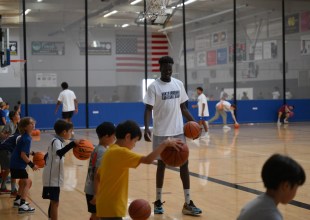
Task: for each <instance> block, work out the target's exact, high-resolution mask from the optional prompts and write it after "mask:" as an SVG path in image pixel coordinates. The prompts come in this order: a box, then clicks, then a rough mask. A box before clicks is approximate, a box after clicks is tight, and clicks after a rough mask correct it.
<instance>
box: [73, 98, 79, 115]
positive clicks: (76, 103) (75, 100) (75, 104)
mask: <svg viewBox="0 0 310 220" xmlns="http://www.w3.org/2000/svg"><path fill="white" fill-rule="evenodd" d="M74 106H75V110H74V112H75V113H78V111H79V109H78V101H77V99H74Z"/></svg>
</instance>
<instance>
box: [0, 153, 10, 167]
mask: <svg viewBox="0 0 310 220" xmlns="http://www.w3.org/2000/svg"><path fill="white" fill-rule="evenodd" d="M10 161H11V152H10V151H7V150H0V166H1V169H3V170H7V169H10Z"/></svg>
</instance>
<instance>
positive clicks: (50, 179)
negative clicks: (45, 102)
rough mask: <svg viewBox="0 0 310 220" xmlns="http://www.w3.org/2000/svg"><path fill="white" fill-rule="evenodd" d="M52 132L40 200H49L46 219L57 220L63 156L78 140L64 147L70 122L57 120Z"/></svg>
mask: <svg viewBox="0 0 310 220" xmlns="http://www.w3.org/2000/svg"><path fill="white" fill-rule="evenodd" d="M54 130H55V133H56V135H55V137H54V138H53V139H52V140H51V144H50V146H49V147H48V150H47V156H46V165H45V167H44V170H43V175H42V179H43V192H42V198H43V199H49V200H50V205H49V208H48V217H49V218H50V219H51V220H57V219H58V205H59V194H60V186H62V185H63V180H64V155H65V154H66V153H67V152H68V151H69V150H71V149H72V148H73V147H75V146H76V145H78V144H79V142H80V140H74V141H72V142H70V143H69V144H68V145H66V146H64V141H65V140H69V139H70V138H71V134H72V130H73V124H72V123H70V122H67V121H65V120H57V121H56V122H55V124H54Z"/></svg>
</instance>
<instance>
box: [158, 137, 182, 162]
mask: <svg viewBox="0 0 310 220" xmlns="http://www.w3.org/2000/svg"><path fill="white" fill-rule="evenodd" d="M168 138H176V139H181V140H182V141H183V142H184V143H186V139H185V136H184V134H179V135H175V136H156V135H153V150H155V149H156V148H157V147H158V145H160V144H161V143H162V142H163V141H164V140H167V139H168ZM157 159H160V156H158V158H157Z"/></svg>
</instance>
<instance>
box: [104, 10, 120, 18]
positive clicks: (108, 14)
mask: <svg viewBox="0 0 310 220" xmlns="http://www.w3.org/2000/svg"><path fill="white" fill-rule="evenodd" d="M117 12H118V11H116V10H114V11H111V12H109V13H107V14H105V15H103V17H104V18H106V17H109V16H111V15H113V14H116V13H117Z"/></svg>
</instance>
